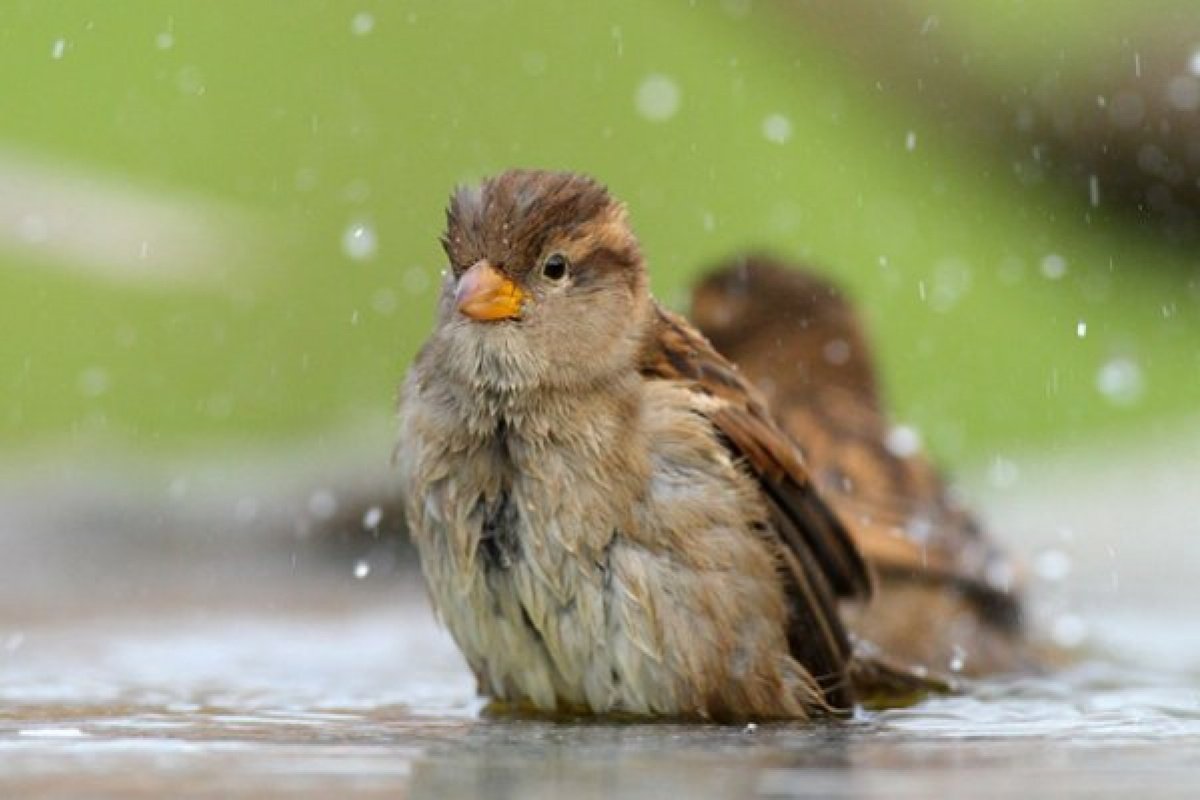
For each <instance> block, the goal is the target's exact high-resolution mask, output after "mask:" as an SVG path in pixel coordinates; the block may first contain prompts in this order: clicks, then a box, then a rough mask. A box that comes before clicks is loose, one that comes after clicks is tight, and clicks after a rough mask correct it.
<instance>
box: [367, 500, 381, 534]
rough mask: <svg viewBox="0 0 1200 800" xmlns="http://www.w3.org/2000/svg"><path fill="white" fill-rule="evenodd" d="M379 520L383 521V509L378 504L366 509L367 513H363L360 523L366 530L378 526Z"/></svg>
mask: <svg viewBox="0 0 1200 800" xmlns="http://www.w3.org/2000/svg"><path fill="white" fill-rule="evenodd" d="M381 522H383V509H382V508H380V507H379V506H371V507H370V508H368V509H367V513H365V514H363V521H362V524H363V527H364V528H366V529H367V530H374V529H376V528H378V527H379V523H381Z"/></svg>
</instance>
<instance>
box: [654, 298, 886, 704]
mask: <svg viewBox="0 0 1200 800" xmlns="http://www.w3.org/2000/svg"><path fill="white" fill-rule="evenodd" d="M655 313H656V314H657V319H656V320H655V325H654V329H653V335H652V336H650V337H649V338H648V340H647V342H646V345H645V347H644V349H643V353H642V358H641V371H642V374H643V375H645V376H646V377H649V378H662V379H669V380H679V381H686V382H688V383H690V384H691V386H692V387H694V390H695V391H697V392H702V393H704V394H705V395H707V396H709V397H711V398H713V400H714V401H715V402H713V403H712V404H711V405H710V406H709V408H708V409H707V410H706V412H705V413H706V416H708V418H709V419H710V420H711V422H712V423H713V425H714V427H716V429H717V430H718V431H719V432H720V433H721V435H722V437H723V439H724V441H725V442H726V444H727V446H728V447H729V449H730V451H731V452H733V453H734V454H736V455H737V456H739V457H741V458H742V459H743V460H744V463H745V465H746V467H747V468H748V469H749V470H750V472H752V473H753V475H754V477H755V478H757V480H758V482H759V485H760V486H761V487H762V490H763V495H764V497H765V498H766V500H767V506H768V508H769V511H770V514H771V523H772V528H773V530H774V532H775V533H776V534H777V535H778V536H779V537H780V539H781V540H782V542H783V543H784V544H785V545H786V547H784V548H781V550H782V552H783V553H784V557H785V560H786V561H787V569H786V571H785V578H786V585H787V587H788V591H789V593H790V595H791V600H792V607H793V620H792V624H791V625H790V626H789V631H788V641H789V646H790V648H791V650H792V653H793V655H795V657H796V658H797V660H799V661H800V663H802V664H803V665H804V666H805V667H806V668H807V669H809V670H810V671H811V672H812V674H813V676H814V677H815V678H816V679H817V681H818V682H819V683H820V684H821V686H822V688H823V689H824V690H825V693H826V697H827V700H828V702H829V703H830V705H831V706H833V707H835V708H848V707H849V706H850V704H851V695H850V692H849V688H848V686H847V683H848V681H847V680H846V665H847V662H848V660H849V657H850V646H849V643H848V641H847V637H846V633H845V630H844V628H843V626H842V623H841V619H840V617H839V615H838V610H837V603H836V598H837V597H839V596H840V597H867V596H869V594H870V591H871V581H870V577H869V575H868V572H867V568H866V564H865V562H864V561H863V559H862V557H861V556H860V555H859V552H858V549H857V548H856V547H855V545H854V543H853V541H852V540H851V539H850V537H849V535H848V534H847V533H846V530H845V528H844V527H843V526H842V523H841V522H840V520H839V519H838V517H837V515H836V514H834V513H833V512H832V510H831V509H830V508H829V507H828V506H827V505H826V504H825V502H824V501H823V500H822V499H821V497H820V496H819V494H818V493H817V492H816V490H815V488H814V486H813V484H812V481H811V479H810V476H809V473H808V470H807V469H806V467H805V465H804V462H803V460H802V457H801V456H800V453H799V451H798V450H797V449H796V447H795V444H794V443H793V442H792V441H791V440H790V439H789V438H788V437H787V435H785V434H784V433H783V431H782V430H780V428H779V427H778V426H777V425H776V423H775V422H774V420H772V419H771V417H770V415H769V414H768V413H767V410H766V406H765V405H764V403H763V402H762V400H761V398H760V397H759V396H758V393H757V391H756V390H755V389H754V388H753V387H751V386H750V385H749V384H748V383H747V382H746V381H745V380H743V379H742V378H741V376H740V375H739V374H738V373H737V372H736V370H735V368H734V367H733V365H731V364H730V363H729V362H728V361H726V360H725V359H724V358H723V357H721V356H720V355H719V354H718V353H717V352H716V351H715V350H714V349H713V348H712V346H711V345H710V344H709V343H708V342H707V341H706V340H705V339H704V337H702V336H701V335H699V334H698V333H697V332H696V330H695V329H694V328H692V326H691V325H690V324H688V322H687V321H686V320H684V319H682V318H681V317H678V316H677V315H675V314H672V313H670V312H669V311H666V310H665V309H662V308H660V307H658V306H656V307H655Z"/></svg>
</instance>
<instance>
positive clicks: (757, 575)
mask: <svg viewBox="0 0 1200 800" xmlns="http://www.w3.org/2000/svg"><path fill="white" fill-rule="evenodd" d="M442 245H443V249H444V250H445V253H446V257H447V260H448V268H447V269H446V271H445V273H444V279H443V281H442V285H441V290H440V295H439V301H438V307H437V315H436V322H435V324H434V329H433V332H432V334H431V335H430V337H429V339H428V340H427V341H426V343H425V344H424V346H423V347H422V349H421V351H420V352H419V354H418V355H417V357H416V359H415V360H414V362H413V365H412V367H411V368H410V370H409V373H408V376H407V378H406V380H405V382H404V384H403V386H402V389H401V400H400V411H399V437H398V444H397V446H396V451H395V457H396V463H397V466H398V472H399V475H400V482H401V488H402V494H403V497H404V505H405V515H406V520H407V524H408V527H409V531H410V535H411V536H412V538H413V540H414V542H415V544H416V546H417V551H418V554H419V557H420V561H421V567H422V571H423V573H424V576H425V579H426V584H427V587H428V590H429V594H430V597H431V600H432V603H433V606H434V608H435V611H436V612H437V614H438V616H439V617H440V618H441V620H442V621H443V623H444V624H445V626H446V627H447V629H448V630H449V632H450V634H451V636H452V637H453V638H454V640H455V642H456V644H457V645H458V647H459V649H460V650H461V651H462V654H463V656H464V657H465V660H466V661H467V663H468V665H469V666H470V668H471V669H472V671H473V672H474V674H475V677H476V679H477V682H478V686H479V691H480V693H481V694H482V695H484V696H486V697H489V698H491V699H492V700H493V701H494V702H495V703H496V704H498V705H499V706H500V707H502V708H511V709H515V710H531V711H537V712H547V713H557V714H564V713H565V714H575V713H583V714H602V715H634V716H650V717H672V718H697V719H710V720H716V721H729V722H733V721H741V720H748V719H809V718H812V717H815V716H824V715H831V714H832V715H836V714H845V713H847V712H849V711H850V710H851V709H852V708H853V707H854V704H855V702H856V701H857V700H860V699H862V698H864V697H866V696H868V695H870V694H873V693H878V692H884V693H887V692H892V693H897V694H898V693H902V692H903V691H905V690H909V689H912V688H914V687H918V688H924V687H927V686H928V685H930V684H929V683H928V682H927V681H926V676H927V674H928V671H927V670H926V668H925V667H924V665H922V664H916V663H914V664H908V663H904V662H903V661H896V660H895V659H892V658H890V657H889V655H888V653H887V652H886V651H885V650H884V649H883V648H881V647H878V646H875V645H873V644H872V643H871V642H869V641H867V640H866V639H863V640H861V641H860V640H859V638H858V636H857V634H855V633H854V632H853V630H852V628H851V623H852V622H853V621H854V620H859V621H860V622H859V623H858V624H860V626H861V627H862V628H863V630H870V625H869V624H866V623H862V622H861V620H867V619H869V618H870V616H871V613H872V612H870V610H869V609H870V608H871V605H870V604H869V602H870V598H871V597H872V594H873V592H875V591H876V584H877V582H878V579H877V577H876V576H875V574H874V573H875V571H876V570H877V569H879V568H881V567H887V568H888V569H891V568H892V567H896V568H897V569H900V570H901V571H902V570H903V569H904V568H909V567H916V566H919V565H920V563H921V562H920V561H919V560H917V561H908V560H906V558H908V557H910V556H912V557H914V558H915V557H916V556H918V555H919V554H920V552H921V551H922V549H923V548H924V547H925V543H923V542H917V541H916V540H915V539H912V546H911V547H909V548H900V553H901V556H902V557H897V558H894V559H893V560H892V561H889V560H888V557H889V556H888V554H889V553H890V551H887V548H886V547H882V546H881V547H880V548H879V550H878V552H876V550H874V549H872V547H873V545H874V543H875V537H876V536H877V532H876V529H875V527H872V526H883V525H891V524H892V523H893V522H894V521H895V520H894V519H892V518H890V517H886V518H885V517H884V516H883V515H880V516H878V517H870V519H868V520H866V521H865V522H864V521H862V520H860V519H859V518H858V517H855V516H854V515H855V513H856V511H861V509H859V508H858V507H855V506H852V505H850V504H847V503H844V502H842V501H838V500H836V499H834V498H833V495H836V494H837V492H838V487H837V486H836V485H835V486H833V487H831V488H830V487H826V486H824V485H823V484H822V483H821V482H819V481H818V474H817V473H816V472H814V470H813V466H812V465H813V463H816V461H817V460H818V459H821V458H824V459H825V460H824V461H821V462H820V463H822V464H823V465H825V466H826V467H827V468H828V469H829V470H835V469H842V470H849V471H847V472H846V474H847V475H850V476H851V479H852V480H853V479H854V478H856V477H865V476H866V473H860V472H855V471H853V468H852V465H847V464H843V463H842V453H841V449H840V448H839V446H837V445H830V446H828V447H827V446H826V445H824V444H814V443H809V442H801V441H800V440H799V439H798V438H797V437H798V435H808V434H811V433H813V430H812V427H811V426H807V427H806V424H799V423H797V424H792V423H791V422H785V421H784V420H785V419H787V420H790V419H791V417H790V416H783V417H781V416H779V415H778V414H776V413H774V412H773V411H772V409H771V406H770V403H771V401H772V398H774V400H775V401H777V403H778V405H779V410H781V411H784V412H787V413H788V414H790V413H791V412H795V413H796V414H803V413H806V412H807V411H808V410H809V408H810V407H811V406H813V404H812V403H808V402H805V401H804V400H803V399H797V400H796V401H795V402H794V403H791V402H781V401H782V400H783V399H784V398H786V397H790V395H791V393H792V392H793V389H795V388H796V387H793V386H792V385H791V384H790V383H788V382H787V381H784V382H780V383H778V384H776V385H775V387H774V389H773V390H771V387H769V386H765V385H764V386H763V387H762V388H759V387H757V386H756V385H755V382H754V380H753V379H752V377H747V375H746V374H744V373H743V372H741V371H739V370H738V368H737V367H735V366H734V364H733V363H732V362H731V361H730V360H729V359H728V358H727V357H726V356H724V355H722V354H721V353H720V352H719V351H718V349H717V348H716V347H714V346H713V344H711V343H710V341H709V340H708V339H707V338H705V336H703V335H702V334H701V333H700V332H699V331H698V330H697V329H696V328H695V327H693V326H692V325H691V324H690V323H689V322H688V321H687V320H685V319H684V318H682V317H681V316H678V315H676V314H675V313H672V312H671V311H669V310H667V309H666V308H664V307H663V306H662V305H660V304H659V303H658V302H656V301H655V299H654V298H653V297H652V295H651V294H650V291H649V286H648V275H647V270H646V265H645V262H644V260H643V257H642V253H641V249H640V247H639V244H638V240H637V238H636V237H635V235H634V233H633V231H632V228H631V226H630V223H629V221H628V216H627V212H626V208H625V206H624V205H623V204H622V203H621V202H619V201H618V200H616V199H615V198H613V197H612V196H611V195H610V194H609V193H608V191H607V190H606V189H605V187H603V186H602V185H601V184H599V183H598V182H596V181H594V180H593V179H591V178H588V177H585V176H581V175H577V174H573V173H565V172H548V171H538V170H513V171H509V172H505V173H503V174H500V175H498V176H495V177H492V178H489V179H486V180H484V181H483V182H482V183H480V184H478V185H475V186H468V187H462V188H459V189H457V190H456V191H455V192H454V193H453V194H452V196H451V198H450V203H449V207H448V209H447V214H446V231H445V234H444V236H443V237H442ZM709 288H710V292H709V294H710V295H711V296H712V297H714V298H718V299H719V298H721V297H725V298H726V299H729V298H732V297H734V295H736V294H737V293H738V292H739V291H740V292H741V294H742V295H747V293H746V292H745V291H742V290H741V289H739V288H738V287H737V285H736V276H735V281H734V284H733V285H731V286H729V287H726V286H724V284H722V283H721V281H720V280H719V276H718V279H716V281H715V282H713V283H711V284H710V285H709ZM743 288H744V287H743ZM698 299H699V298H698ZM742 299H743V300H745V299H746V298H745V297H743V298H742ZM750 299H751V301H753V298H750ZM819 304H820V303H818V305H819ZM698 305H702V303H699V304H698ZM752 305H753V302H752ZM714 307H715V306H714ZM706 320H708V318H706ZM708 321H710V322H711V320H708ZM718 327H719V326H716V325H713V326H711V328H712V332H713V333H714V334H715V333H717V332H718V331H717V328H718ZM764 330H769V328H764ZM766 335H767V336H771V335H772V334H769V333H768V334H766ZM746 341H747V342H757V341H758V340H757V339H754V338H751V339H747V340H746ZM729 342H730V349H731V350H738V347H737V346H736V345H737V339H736V337H735V338H734V339H731V340H729ZM755 346H757V344H756V345H755ZM851 347H853V344H851ZM756 363H757V362H756ZM763 363H764V364H768V365H769V362H763ZM772 369H773V367H770V366H768V367H767V370H768V371H771V370H772ZM828 372H829V371H828V370H825V369H824V367H821V366H820V365H817V366H814V367H813V372H812V375H811V376H809V377H808V378H806V380H807V381H808V384H809V385H808V389H812V390H817V389H820V390H821V391H823V390H824V389H822V388H821V387H825V388H828V389H830V390H831V391H832V390H834V389H837V390H839V391H842V390H843V388H844V391H846V392H848V393H851V394H854V393H858V394H862V393H864V392H865V391H866V390H865V389H864V388H863V387H864V386H873V383H871V382H870V381H869V380H868V381H867V382H866V383H865V384H864V383H862V381H863V377H862V376H857V377H856V376H852V375H851V374H850V373H849V372H846V373H844V375H845V377H846V381H844V382H843V383H845V386H844V387H843V386H842V383H839V382H838V381H833V380H828V379H827V373H828ZM752 375H753V377H757V378H760V379H762V378H765V377H767V375H766V374H765V373H763V372H760V371H758V370H757V368H756V371H755V372H753V373H752ZM869 377H870V376H869V374H868V375H867V378H869ZM760 382H763V383H764V384H765V381H761V380H760ZM827 384H828V385H827ZM798 386H799V387H800V389H802V390H803V389H804V382H803V381H801V382H800V384H798ZM764 389H768V390H769V391H767V392H766V393H764ZM772 391H774V392H782V394H777V395H773V394H772ZM871 391H872V392H873V391H874V390H873V389H871ZM872 396H873V395H872ZM798 397H799V396H798ZM831 397H832V396H831ZM830 402H831V403H834V404H835V405H836V404H837V403H836V401H834V400H832V399H831V400H830ZM864 402H865V401H864ZM821 405H822V404H820V403H818V404H816V406H818V407H819V406H821ZM860 405H861V404H860ZM864 408H865V409H870V408H873V405H872V404H871V403H866V404H865V405H864ZM862 413H863V414H866V415H867V416H870V415H869V414H868V413H867V411H863V412H862ZM839 424H840V423H839ZM818 427H819V424H818ZM875 433H877V431H875V432H868V431H866V430H864V431H863V433H862V434H861V436H862V438H868V437H870V436H873V435H874V434H875ZM822 441H824V440H822ZM857 443H858V442H857V440H855V441H854V442H852V444H854V445H857ZM805 445H808V446H809V447H810V448H811V450H812V452H811V453H806V452H805V449H804V446H805ZM822 447H826V450H822V449H821V448H822ZM827 451H828V452H827ZM831 453H832V455H831ZM851 460H853V459H851ZM918 472H919V470H918ZM864 496H866V495H864ZM862 508H867V509H868V510H873V509H874V506H871V505H870V503H865V504H864V505H863V507H862ZM862 516H863V514H859V517H862ZM868 516H869V515H868ZM897 531H899V532H898V533H897V532H895V531H892V530H891V529H890V528H889V529H888V532H887V533H886V534H885V533H879V534H878V536H880V537H883V536H890V535H892V534H893V533H894V534H895V535H896V536H897V537H898V538H901V539H905V540H906V541H907V540H908V534H907V533H906V532H904V531H903V530H902V529H900V528H897ZM881 541H882V539H881ZM931 552H932V551H931ZM914 554H915V555H914ZM876 556H878V557H877V558H876ZM874 565H879V566H874ZM945 566H946V569H947V572H948V576H947V580H949V581H950V582H951V583H953V577H952V575H953V573H954V569H953V566H954V565H951V564H947V565H945ZM937 580H939V581H940V580H942V577H941V574H940V573H938V578H937ZM918 583H919V581H918ZM955 586H956V590H957V589H958V588H962V590H963V591H964V592H965V593H966V594H964V597H966V596H968V595H969V594H970V592H969V590H968V589H967V588H966V587H965V586H964V587H958V586H957V585H955ZM969 599H970V598H969ZM964 602H967V601H964Z"/></svg>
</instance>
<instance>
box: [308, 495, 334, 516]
mask: <svg viewBox="0 0 1200 800" xmlns="http://www.w3.org/2000/svg"><path fill="white" fill-rule="evenodd" d="M337 509H338V502H337V497H335V496H334V494H333V492H331V491H329V490H328V489H317V490H316V491H315V492H313V493H312V494H311V495H310V496H309V498H308V511H309V513H310V514H312V515H313V516H314V517H316V518H317V519H330V518H331V517H333V515H334V514H336V513H337Z"/></svg>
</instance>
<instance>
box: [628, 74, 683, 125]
mask: <svg viewBox="0 0 1200 800" xmlns="http://www.w3.org/2000/svg"><path fill="white" fill-rule="evenodd" d="M679 104H680V92H679V84H677V83H675V81H674V79H672V78H670V77H669V76H667V75H662V74H659V73H654V74H651V75H647V76H646V78H645V80H643V81H642V82H641V84H640V85H639V86H638V88H637V92H636V94H635V95H634V105H635V106H636V107H637V111H638V113H639V114H641V115H642V116H643V117H644V118H645V119H648V120H650V121H651V122H666V121H667V120H669V119H670V118H671V117H673V116H675V113H676V112H677V111H679Z"/></svg>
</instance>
